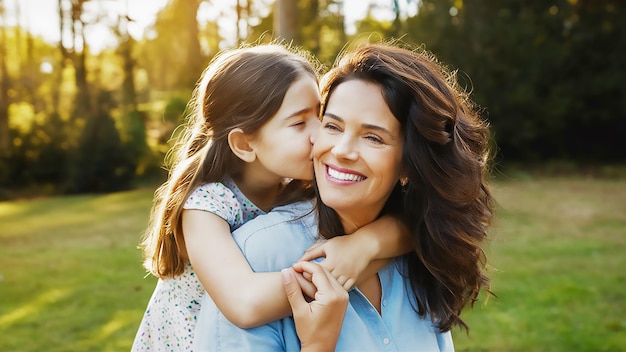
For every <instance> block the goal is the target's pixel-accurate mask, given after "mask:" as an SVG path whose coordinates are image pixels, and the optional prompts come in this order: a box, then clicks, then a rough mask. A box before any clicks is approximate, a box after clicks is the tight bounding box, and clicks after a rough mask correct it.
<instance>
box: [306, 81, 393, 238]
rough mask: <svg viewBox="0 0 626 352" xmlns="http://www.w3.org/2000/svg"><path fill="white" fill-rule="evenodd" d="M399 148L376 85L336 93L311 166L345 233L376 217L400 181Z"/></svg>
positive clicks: (351, 85)
mask: <svg viewBox="0 0 626 352" xmlns="http://www.w3.org/2000/svg"><path fill="white" fill-rule="evenodd" d="M402 142H403V136H402V133H401V129H400V123H399V122H398V120H397V119H396V118H395V117H394V116H393V114H392V113H391V111H390V110H389V107H388V106H387V104H386V103H385V101H384V99H383V96H382V93H381V90H380V88H379V87H378V86H377V85H374V84H371V83H368V82H365V81H361V80H356V79H354V80H349V81H346V82H343V83H341V84H339V85H338V86H337V87H335V89H334V91H332V93H331V96H330V98H329V100H328V104H327V107H326V111H325V113H324V116H323V119H322V127H321V130H320V133H319V134H318V136H317V138H316V140H315V146H314V147H313V163H314V168H315V178H316V181H317V185H318V189H319V193H320V197H321V199H322V201H323V202H324V203H325V204H326V205H327V206H329V207H331V208H333V209H334V210H335V211H337V213H338V214H339V216H340V217H341V218H342V221H343V223H344V228H345V227H350V226H357V227H359V226H362V225H365V224H367V223H369V222H370V221H372V220H374V219H375V218H376V217H377V216H378V214H379V213H380V211H381V209H382V207H383V206H384V204H385V202H386V201H387V198H388V197H389V195H390V194H391V191H392V189H393V187H394V186H395V184H396V182H398V180H399V179H400V176H401V169H402V168H401V162H402ZM346 221H347V223H346ZM346 230H347V231H349V229H348V228H346Z"/></svg>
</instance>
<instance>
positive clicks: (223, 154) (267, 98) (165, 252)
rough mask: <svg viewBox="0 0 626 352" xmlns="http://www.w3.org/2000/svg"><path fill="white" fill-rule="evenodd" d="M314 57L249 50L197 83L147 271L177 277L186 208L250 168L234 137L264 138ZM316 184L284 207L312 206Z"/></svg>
mask: <svg viewBox="0 0 626 352" xmlns="http://www.w3.org/2000/svg"><path fill="white" fill-rule="evenodd" d="M317 66H318V65H315V61H314V60H313V58H312V57H311V56H310V54H308V53H307V52H305V51H303V50H301V49H299V48H296V47H289V46H285V45H282V44H280V43H271V44H262V45H256V46H242V47H240V48H237V49H231V50H226V51H223V52H221V53H219V54H218V55H217V56H216V57H215V58H213V60H212V61H211V63H210V64H209V65H208V66H207V68H206V69H205V71H204V72H203V74H202V78H201V79H200V81H199V82H198V84H197V86H196V88H195V90H194V94H193V98H192V101H191V103H190V105H191V108H192V113H191V114H190V116H189V118H188V120H187V122H186V124H185V125H184V126H181V127H182V128H183V131H182V136H181V137H180V139H179V140H178V141H177V144H176V145H175V146H174V147H173V148H172V149H171V150H170V152H169V153H168V156H169V158H170V160H169V161H170V171H169V176H168V180H167V181H166V182H165V183H164V184H163V185H161V187H159V189H158V190H157V191H156V193H155V197H154V203H153V205H152V211H151V216H150V223H149V225H148V229H147V230H146V232H145V233H144V235H143V238H142V242H141V244H140V248H141V249H142V252H143V256H144V267H145V268H146V269H147V270H149V271H150V272H151V273H152V274H154V275H155V276H158V277H172V276H176V275H179V274H182V272H183V271H184V269H185V265H186V263H187V261H188V259H187V253H186V248H185V245H184V238H183V235H182V220H181V214H182V211H183V204H184V203H185V200H186V199H187V198H188V197H189V195H190V194H191V192H192V191H193V190H194V189H195V188H196V187H198V186H199V185H201V184H204V183H209V182H219V181H222V180H223V179H224V177H226V176H231V177H232V176H234V175H236V174H237V173H238V172H241V170H242V168H243V166H244V162H243V161H242V160H241V159H239V158H238V157H237V156H236V155H235V154H234V153H233V152H232V150H231V149H230V146H229V144H228V133H229V132H230V131H232V130H233V129H235V128H241V129H242V130H243V132H244V133H246V134H250V135H253V134H254V133H256V132H258V131H259V129H260V128H261V127H263V126H264V125H265V124H266V123H267V122H268V121H269V120H270V119H271V118H272V117H273V116H274V115H275V114H276V113H277V112H278V110H279V108H280V106H281V104H282V102H283V99H284V97H285V94H286V93H287V90H288V89H289V87H290V86H291V84H292V83H293V82H295V81H296V80H297V79H299V78H301V77H305V76H306V75H309V76H311V77H313V78H314V79H315V80H316V81H317V70H318V68H319V67H317ZM310 183H311V182H310V181H298V180H294V181H292V182H290V183H289V184H288V185H287V186H286V187H285V189H284V190H283V191H282V193H281V195H279V199H278V200H277V204H276V205H279V204H287V203H291V202H293V201H297V200H302V199H307V198H312V197H313V190H312V186H311V185H310Z"/></svg>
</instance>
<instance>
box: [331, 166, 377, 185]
mask: <svg viewBox="0 0 626 352" xmlns="http://www.w3.org/2000/svg"><path fill="white" fill-rule="evenodd" d="M325 167H326V177H327V178H329V179H330V180H331V181H333V182H339V183H356V182H361V181H363V180H365V179H366V178H367V177H365V176H364V175H362V174H360V173H358V172H355V171H352V170H348V169H343V168H337V167H333V166H330V165H328V164H326V165H325Z"/></svg>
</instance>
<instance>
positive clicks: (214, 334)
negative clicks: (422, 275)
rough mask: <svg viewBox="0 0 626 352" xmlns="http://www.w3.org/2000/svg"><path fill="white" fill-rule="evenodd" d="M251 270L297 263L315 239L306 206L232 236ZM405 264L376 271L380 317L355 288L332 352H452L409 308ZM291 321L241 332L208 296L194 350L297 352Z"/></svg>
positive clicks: (446, 336) (274, 214)
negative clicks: (379, 292) (378, 279)
mask: <svg viewBox="0 0 626 352" xmlns="http://www.w3.org/2000/svg"><path fill="white" fill-rule="evenodd" d="M233 237H234V238H235V241H236V242H237V244H238V245H239V247H240V248H241V250H242V252H243V253H244V255H245V256H246V258H247V259H248V262H249V263H250V266H251V267H252V269H253V270H254V271H257V272H266V271H280V270H281V269H283V268H286V267H289V266H291V264H293V263H294V262H295V261H297V260H298V259H299V258H300V256H301V255H302V254H303V253H304V250H306V249H307V248H308V247H309V246H311V244H313V242H315V241H316V240H317V238H318V236H317V220H316V216H315V211H314V210H313V205H312V202H300V203H296V204H291V205H288V206H284V207H279V208H276V209H274V210H272V211H271V212H270V213H268V214H266V215H261V216H258V217H257V218H255V219H254V220H251V221H249V222H248V223H246V224H245V225H243V226H242V227H240V228H239V229H237V230H236V231H235V232H234V233H233ZM404 266H405V262H404V261H403V260H402V259H396V260H394V261H393V262H392V263H390V264H389V265H387V266H386V267H384V268H383V269H381V270H380V271H379V272H378V275H379V278H380V283H381V285H382V300H381V314H378V312H377V311H376V309H375V308H374V306H373V305H372V304H371V303H370V302H369V301H368V300H367V299H366V298H365V296H364V295H363V294H362V293H361V292H360V291H359V290H358V289H357V288H354V289H352V290H350V292H349V296H350V300H349V304H348V308H347V311H346V315H345V318H344V322H343V326H342V329H341V334H340V336H339V340H338V341H337V348H336V351H454V345H453V343H452V337H451V334H450V332H445V333H440V332H438V330H437V328H436V326H435V325H434V324H433V323H432V322H431V320H430V319H429V318H428V317H426V318H420V317H419V316H418V315H417V313H416V312H415V310H414V309H413V308H412V307H415V306H416V305H415V298H414V296H413V293H412V291H411V289H410V283H409V282H408V281H407V280H406V279H405V276H406V275H404V276H403V273H404V272H405V267H404ZM299 350H300V341H299V340H298V335H297V333H296V329H295V325H294V322H293V319H292V318H285V319H281V320H277V321H275V322H272V323H269V324H266V325H263V326H260V327H257V328H253V329H241V328H239V327H237V326H235V325H234V324H232V323H231V322H230V321H228V319H226V318H225V317H224V316H223V315H222V314H221V312H220V311H219V309H217V307H216V305H215V303H214V302H213V300H211V297H210V296H209V295H208V294H205V295H204V298H203V301H202V308H201V311H200V314H198V324H197V325H196V331H195V337H194V351H197V352H201V351H254V352H257V351H260V352H261V351H267V352H270V351H272V352H273V351H299Z"/></svg>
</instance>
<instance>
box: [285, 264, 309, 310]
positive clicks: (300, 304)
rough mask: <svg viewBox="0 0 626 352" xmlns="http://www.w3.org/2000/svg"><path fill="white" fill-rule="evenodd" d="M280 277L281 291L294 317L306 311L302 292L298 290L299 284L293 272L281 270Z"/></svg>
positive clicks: (291, 270)
mask: <svg viewBox="0 0 626 352" xmlns="http://www.w3.org/2000/svg"><path fill="white" fill-rule="evenodd" d="M280 276H281V278H282V280H283V289H284V290H285V294H286V295H287V299H288V300H289V304H290V305H291V310H292V311H293V313H294V315H295V314H297V313H298V312H299V311H302V310H303V309H306V307H307V302H306V300H305V299H304V297H303V296H302V290H301V289H300V284H299V283H298V280H297V278H296V273H295V272H294V270H293V269H291V268H287V269H283V270H281V272H280Z"/></svg>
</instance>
